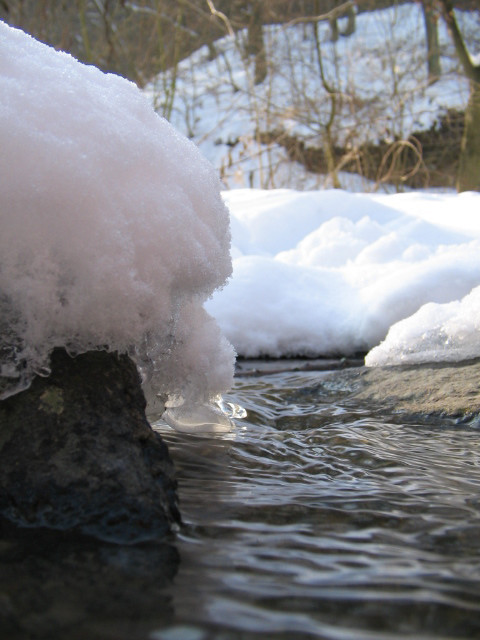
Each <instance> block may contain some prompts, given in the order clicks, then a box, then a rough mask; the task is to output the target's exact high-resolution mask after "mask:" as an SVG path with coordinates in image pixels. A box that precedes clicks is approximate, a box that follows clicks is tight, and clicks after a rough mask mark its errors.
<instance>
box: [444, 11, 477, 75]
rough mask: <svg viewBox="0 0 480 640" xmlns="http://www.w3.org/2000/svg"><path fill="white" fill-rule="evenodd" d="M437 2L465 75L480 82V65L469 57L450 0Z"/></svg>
mask: <svg viewBox="0 0 480 640" xmlns="http://www.w3.org/2000/svg"><path fill="white" fill-rule="evenodd" d="M438 2H439V4H440V8H441V12H442V15H443V18H444V20H445V22H446V25H447V29H448V31H449V33H450V35H451V37H452V40H453V44H454V45H455V51H456V52H457V56H458V59H459V60H460V63H461V65H462V67H463V71H464V73H465V75H466V76H467V78H469V79H470V80H473V81H474V82H480V65H474V64H473V62H472V59H471V58H470V54H469V53H468V50H467V47H466V45H465V41H464V39H463V37H462V34H461V32H460V29H459V27H458V23H457V20H456V18H455V12H454V10H453V2H452V0H438Z"/></svg>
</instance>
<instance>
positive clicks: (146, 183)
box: [0, 23, 234, 406]
mask: <svg viewBox="0 0 480 640" xmlns="http://www.w3.org/2000/svg"><path fill="white" fill-rule="evenodd" d="M0 91H1V96H2V100H1V103H0V147H1V149H2V153H1V155H0V225H1V233H0V311H1V316H0V325H1V326H0V329H1V342H0V366H1V374H2V375H3V376H7V377H9V379H10V385H9V387H8V389H7V390H5V391H4V395H7V394H8V393H13V392H15V391H18V390H19V389H21V388H23V387H25V386H26V385H28V384H29V382H30V380H31V378H32V376H33V375H34V373H35V372H44V373H48V358H49V353H50V352H51V350H52V349H53V348H54V347H56V346H65V347H67V349H68V350H69V351H70V352H71V353H79V352H84V351H86V350H89V349H97V348H108V349H110V350H112V351H114V350H117V351H120V352H128V353H130V354H131V355H132V356H133V357H134V358H135V360H136V362H137V365H138V367H139V369H140V371H141V373H142V376H143V378H144V384H145V389H146V390H147V391H148V393H149V395H150V399H151V401H152V402H153V403H154V401H155V397H156V395H157V394H173V395H175V396H178V395H179V394H181V395H182V396H183V397H184V398H188V399H189V401H193V399H194V398H195V399H196V400H197V401H198V402H208V399H209V398H210V397H213V396H216V395H217V394H218V393H221V392H223V391H225V390H226V389H228V388H229V386H230V384H231V380H232V375H233V362H234V353H233V350H232V347H231V346H230V345H229V344H228V343H227V341H226V340H225V339H224V338H223V337H222V335H221V333H220V330H219V329H218V327H217V325H216V324H215V322H214V320H213V319H212V318H211V317H210V316H208V314H207V313H206V312H205V311H204V309H203V303H204V301H205V300H206V299H207V298H208V297H209V296H210V295H211V294H212V292H213V291H214V290H215V289H217V288H218V287H221V286H223V284H224V283H225V281H226V279H227V278H228V277H229V275H230V273H231V259H230V254H229V247H230V230H229V217H228V212H227V209H226V207H225V205H224V203H223V200H222V198H221V193H220V183H219V180H218V178H217V175H216V172H215V171H214V169H213V168H212V166H211V165H210V163H209V162H207V161H206V160H205V159H204V158H203V156H202V155H201V154H200V152H199V151H198V149H197V148H196V147H195V146H194V144H193V143H191V142H190V141H188V140H187V139H186V138H185V137H184V136H183V135H180V134H179V133H178V132H177V131H176V130H175V129H174V128H173V127H172V126H171V125H170V124H169V123H167V121H166V120H164V119H162V118H160V117H159V116H158V115H157V114H156V113H155V112H154V111H153V109H152V107H151V105H150V103H149V101H148V99H147V98H146V97H145V96H144V95H143V94H142V92H140V91H139V90H138V89H137V87H136V86H135V85H133V84H132V83H130V82H128V81H126V80H124V79H122V78H120V77H118V76H116V75H113V74H104V73H102V72H101V71H99V70H98V69H96V68H95V67H93V66H86V65H83V64H80V63H79V62H77V61H76V60H75V59H74V58H72V57H71V56H69V55H67V54H64V53H59V52H56V51H55V50H54V49H52V48H50V47H47V46H45V45H43V44H41V43H39V42H37V41H36V40H34V39H33V38H31V37H29V36H27V35H26V34H24V33H23V32H22V31H20V30H16V29H13V28H10V27H8V26H7V25H5V24H4V23H0ZM159 406H161V403H159Z"/></svg>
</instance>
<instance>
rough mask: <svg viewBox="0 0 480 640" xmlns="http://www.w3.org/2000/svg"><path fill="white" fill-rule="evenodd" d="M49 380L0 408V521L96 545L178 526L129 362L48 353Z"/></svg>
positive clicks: (160, 447) (161, 451) (159, 447)
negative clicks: (88, 538)
mask: <svg viewBox="0 0 480 640" xmlns="http://www.w3.org/2000/svg"><path fill="white" fill-rule="evenodd" d="M51 370H52V372H51V375H50V376H48V377H37V378H35V379H34V381H33V383H32V385H31V386H30V388H29V389H27V390H25V391H22V392H21V393H18V394H16V395H14V396H11V397H9V398H7V399H6V400H4V401H2V402H0V427H1V428H0V485H1V487H2V492H1V494H0V515H1V516H3V517H5V518H6V519H7V520H9V521H11V522H13V523H15V524H17V525H21V526H28V527H33V526H34V527H48V528H54V529H60V530H73V531H78V532H81V533H84V534H88V535H92V536H95V537H97V538H100V539H102V540H109V541H115V542H137V541H143V540H152V539H160V538H162V537H164V536H165V535H166V534H167V533H168V532H169V531H170V530H171V528H172V525H174V523H176V522H179V520H180V516H179V512H178V508H177V498H176V481H175V474H174V467H173V464H172V461H171V459H170V456H169V454H168V450H167V446H166V445H165V443H164V442H163V441H162V439H161V437H160V435H159V434H157V433H155V432H154V431H153V430H152V428H151V427H150V425H149V423H148V422H147V420H146V417H145V398H144V395H143V392H142V389H141V387H140V380H139V376H138V372H137V369H136V367H135V365H134V363H133V362H132V361H131V360H130V358H129V357H128V356H125V355H118V354H116V353H108V352H105V351H92V352H89V353H85V354H83V355H79V356H77V357H75V358H72V357H70V356H69V355H68V354H67V353H66V351H65V350H63V349H55V350H54V351H53V353H52V357H51Z"/></svg>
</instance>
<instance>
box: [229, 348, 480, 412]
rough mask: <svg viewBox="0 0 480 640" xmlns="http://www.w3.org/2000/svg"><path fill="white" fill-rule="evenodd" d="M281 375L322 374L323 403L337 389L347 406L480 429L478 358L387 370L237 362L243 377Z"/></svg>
mask: <svg viewBox="0 0 480 640" xmlns="http://www.w3.org/2000/svg"><path fill="white" fill-rule="evenodd" d="M283 371H292V372H293V371H318V372H319V373H320V372H321V374H322V377H321V380H320V381H319V385H318V390H319V397H321V398H322V401H323V399H324V398H326V397H327V396H328V395H330V390H331V389H332V388H334V389H335V392H336V393H338V392H339V391H340V392H341V393H342V395H344V397H346V399H347V400H348V401H349V400H351V401H352V402H354V403H355V404H358V403H361V404H365V405H368V406H369V407H370V408H372V409H378V410H386V411H388V413H389V414H392V413H393V414H399V415H400V416H401V417H402V418H403V419H405V420H411V419H413V420H421V421H424V420H426V421H431V420H434V419H436V418H439V417H441V418H447V419H452V420H454V421H455V422H459V423H461V422H469V421H474V422H477V421H478V422H479V424H480V385H479V381H480V359H475V360H468V361H463V362H458V363H444V362H443V363H428V364H416V365H404V366H389V367H365V366H363V359H359V358H351V359H346V358H342V359H337V360H333V359H331V360H330V359H315V360H308V359H307V360H240V361H239V362H238V363H237V375H239V376H251V375H265V374H275V373H280V372H283ZM325 394H326V395H325Z"/></svg>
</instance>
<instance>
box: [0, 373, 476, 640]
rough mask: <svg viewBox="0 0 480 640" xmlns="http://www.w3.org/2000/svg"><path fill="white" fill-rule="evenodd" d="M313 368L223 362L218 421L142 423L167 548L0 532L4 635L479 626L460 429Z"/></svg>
mask: <svg viewBox="0 0 480 640" xmlns="http://www.w3.org/2000/svg"><path fill="white" fill-rule="evenodd" d="M322 379H323V374H322V373H319V372H303V373H278V374H273V375H265V376H258V377H255V378H254V377H244V378H238V379H237V381H236V385H235V388H234V391H233V392H232V393H231V394H229V396H228V397H227V398H226V401H229V402H232V403H235V404H239V405H241V406H243V407H245V408H246V410H247V417H246V418H244V419H243V420H237V427H236V429H235V430H234V431H233V432H231V433H226V434H220V435H216V436H215V437H209V436H205V435H191V434H186V433H177V432H175V431H173V430H172V429H170V427H168V426H167V425H163V426H160V427H159V429H160V431H161V433H162V435H163V437H164V438H165V440H166V441H167V443H168V445H169V448H170V451H171V455H172V457H173V459H174V460H175V464H176V466H177V470H178V480H179V487H180V489H179V494H180V506H181V511H182V515H183V519H184V525H183V527H182V529H181V531H180V532H179V533H178V534H177V536H176V539H175V542H174V544H175V547H176V550H175V549H172V548H171V547H169V546H168V545H167V546H166V547H165V548H164V549H161V548H159V547H152V548H150V549H149V548H147V547H145V548H144V547H141V548H137V547H133V548H114V547H113V548H112V547H111V546H108V545H107V546H105V545H98V546H95V545H93V546H88V548H82V546H80V547H78V546H75V547H73V548H72V547H70V546H68V545H67V546H65V545H64V546H63V547H62V545H55V544H54V545H53V547H54V548H52V549H50V551H49V552H45V551H44V550H42V547H41V545H40V547H39V549H35V548H34V545H31V544H30V547H28V552H26V551H25V548H26V546H25V544H23V545H22V543H18V542H17V543H14V542H12V541H11V540H10V541H8V540H7V541H6V540H3V542H1V545H3V547H2V546H1V545H0V550H1V551H2V553H1V559H2V566H1V567H0V569H1V570H2V575H4V576H5V575H6V574H5V573H4V572H3V570H4V567H7V568H8V571H9V574H8V578H5V579H2V581H1V582H0V612H2V611H3V612H6V613H7V614H8V615H9V616H10V617H8V616H7V618H4V620H5V619H6V620H9V621H10V624H11V625H13V622H12V621H13V620H14V618H15V620H17V623H18V616H19V615H21V611H22V606H23V605H22V598H23V600H24V604H25V607H24V608H25V609H26V611H27V613H26V614H25V615H26V617H27V622H28V624H27V623H26V622H25V620H23V621H22V625H23V626H22V630H23V631H24V632H25V633H24V635H23V636H22V635H21V633H20V632H18V633H17V634H16V635H14V634H13V633H12V635H11V636H9V635H5V637H6V638H10V637H14V638H15V640H17V638H23V637H25V638H31V637H49V638H50V640H51V639H52V638H54V637H58V638H85V639H86V640H94V639H96V638H98V639H99V640H100V639H102V640H103V639H111V640H116V639H123V638H125V639H126V638H132V639H135V640H136V639H137V638H138V639H140V638H144V639H145V640H209V639H214V640H255V639H256V638H265V639H267V638H268V640H270V639H274V640H280V639H284V640H287V639H288V640H303V639H307V638H321V639H333V640H337V639H339V640H364V639H378V640H390V639H392V638H396V639H400V638H401V639H404V638H412V639H413V638H415V639H419V638H422V639H427V638H436V639H440V638H445V639H447V638H448V639H451V638H473V637H480V516H479V507H480V495H479V488H480V453H479V451H480V449H479V436H480V434H479V432H478V430H476V429H474V428H472V427H468V426H465V425H464V426H462V427H458V426H457V427H454V426H451V425H449V424H447V423H445V424H442V423H441V422H439V423H438V424H437V425H435V427H432V426H431V425H430V426H428V427H427V426H421V425H413V424H410V425H405V424H399V422H398V418H396V419H395V420H394V419H393V418H389V417H388V416H382V415H380V414H376V413H374V412H373V411H369V410H366V409H365V407H355V406H351V405H349V402H348V399H347V396H346V394H345V393H344V392H343V391H342V389H335V386H334V385H331V384H330V385H329V386H328V387H327V386H326V385H323V386H322V385H321V382H322ZM319 383H320V387H319V386H318V384H319ZM5 545H7V547H5ZM8 545H10V546H8ZM20 547H21V549H22V550H21V551H20V550H19V548H20ZM177 551H178V554H179V558H180V560H178V556H177V555H176V552H177ZM45 554H46V555H45ZM105 561H106V564H105ZM15 563H16V564H15ZM19 567H20V571H19ZM52 567H53V568H52ZM22 572H23V573H22ZM27 574H28V575H30V576H33V578H34V581H33V584H30V585H29V586H27V585H28V582H27V580H26V577H25V576H26V575H27ZM45 585H46V586H45ZM22 590H23V591H22ZM28 590H29V591H28ZM55 594H56V595H55ZM2 607H3V609H2ZM45 611H47V612H48V615H46V614H45ZM9 612H10V613H9ZM12 612H13V613H12ZM55 616H56V618H55ZM58 618H60V619H61V620H62V621H63V622H62V624H63V626H61V625H60V626H59V625H58V623H57V622H55V623H54V621H55V620H58ZM39 624H41V625H43V626H42V627H41V630H43V632H45V634H44V635H41V633H36V626H35V625H37V627H38V625H39ZM49 625H50V626H49ZM49 628H50V631H51V630H52V629H53V628H56V629H60V630H62V629H63V630H64V631H67V630H68V633H63V634H62V633H60V632H59V633H57V634H55V633H52V632H51V633H50V635H48V634H47V631H48V629H49ZM12 629H13V627H12ZM37 630H38V629H37ZM17 631H18V629H17ZM0 635H1V634H0ZM2 637H3V636H2Z"/></svg>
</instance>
